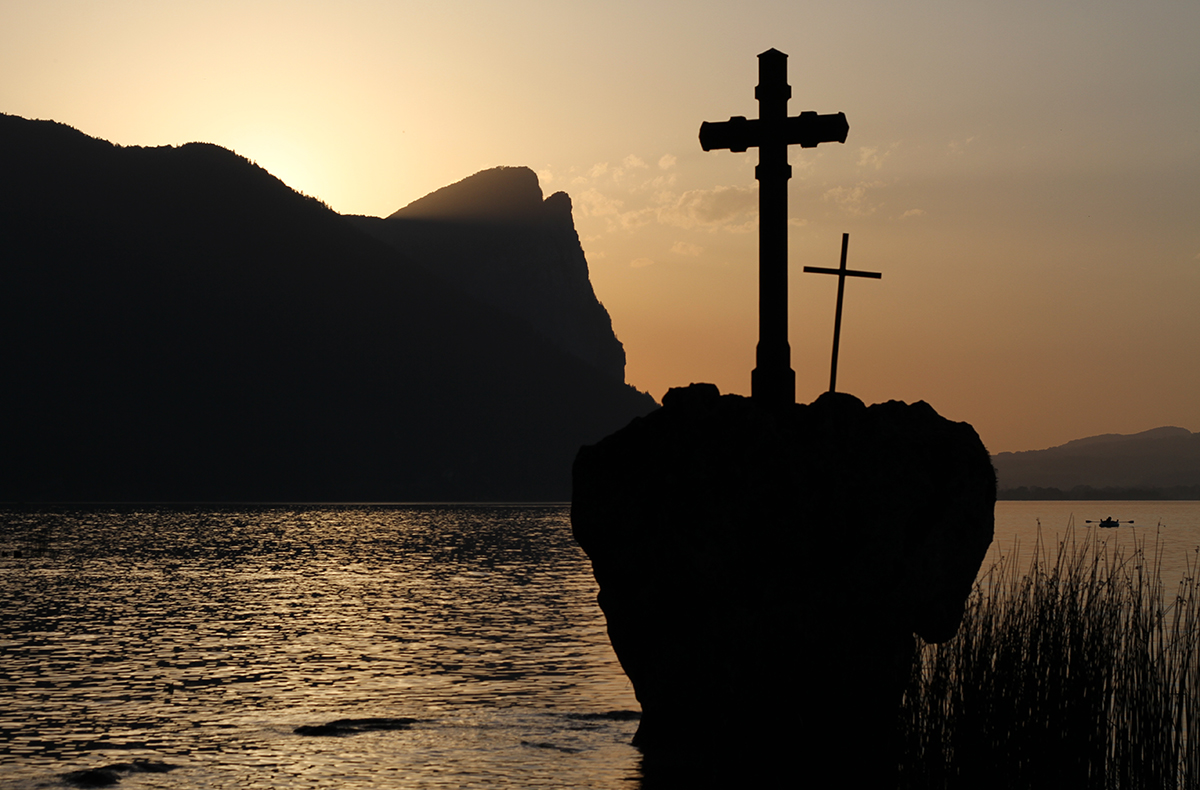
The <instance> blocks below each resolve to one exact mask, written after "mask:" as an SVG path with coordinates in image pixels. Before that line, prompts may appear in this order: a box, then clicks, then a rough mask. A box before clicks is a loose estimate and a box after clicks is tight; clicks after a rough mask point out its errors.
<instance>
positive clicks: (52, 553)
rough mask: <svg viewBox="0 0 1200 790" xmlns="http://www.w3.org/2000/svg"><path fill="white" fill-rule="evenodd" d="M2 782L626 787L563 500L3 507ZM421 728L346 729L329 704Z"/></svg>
mask: <svg viewBox="0 0 1200 790" xmlns="http://www.w3.org/2000/svg"><path fill="white" fill-rule="evenodd" d="M0 517H2V518H3V520H4V524H5V530H4V532H3V535H2V536H0V542H3V541H5V540H7V541H9V542H10V543H11V544H12V545H14V546H15V545H25V544H27V543H30V542H31V541H34V540H35V539H37V540H41V541H42V544H41V545H43V546H46V547H47V548H46V550H45V551H43V552H38V553H32V552H25V553H23V554H22V555H21V556H19V557H13V556H11V554H12V552H9V553H8V555H7V556H4V557H2V558H0V607H2V609H3V611H4V612H5V615H4V628H3V632H2V634H0V650H2V653H0V691H3V696H4V698H5V704H4V705H3V706H0V776H4V778H5V780H6V781H7V782H10V783H14V784H20V783H21V782H26V783H28V784H29V786H34V784H36V783H38V782H42V781H46V780H47V779H48V778H51V777H53V776H55V775H61V774H62V773H64V772H67V771H72V770H79V769H85V768H94V767H97V766H103V765H108V764H113V763H120V762H126V763H128V762H130V761H133V760H137V759H142V760H155V761H161V762H166V763H170V764H173V765H178V766H181V767H180V768H179V769H177V770H174V771H171V772H170V773H163V774H144V775H142V774H139V775H138V776H137V781H138V783H139V785H140V786H156V787H234V786H237V787H283V786H287V787H302V786H311V787H326V786H334V785H336V786H338V787H346V788H354V787H373V786H377V784H379V783H384V784H390V785H392V786H400V785H401V784H402V785H403V786H406V787H471V786H478V787H485V786H486V787H518V786H519V787H539V786H543V787H565V786H588V787H610V786H612V787H615V786H622V787H628V786H629V780H631V779H634V780H636V778H637V756H636V752H635V751H634V750H633V749H632V747H630V746H628V743H629V739H630V737H631V736H632V733H633V730H634V729H635V728H636V724H637V722H636V721H633V720H629V719H628V717H621V716H617V717H604V716H596V715H595V714H604V713H606V712H609V711H619V710H636V709H637V703H636V701H635V700H634V698H633V693H632V689H631V687H630V685H629V683H628V681H627V680H626V678H625V676H624V674H623V673H622V672H621V670H620V667H619V665H618V664H617V662H616V659H615V657H614V656H613V654H612V650H611V648H610V646H609V644H608V639H607V636H606V633H605V628H604V620H603V616H602V614H601V613H600V611H599V609H598V607H597V606H596V604H595V591H596V588H595V582H594V581H593V579H592V576H591V572H590V568H589V566H588V563H587V560H586V557H584V555H583V554H582V552H581V551H580V550H579V549H578V547H577V546H575V544H574V542H573V541H572V540H571V536H570V526H569V521H568V511H567V508H565V507H549V506H546V507H432V506H431V507H405V508H383V507H360V508H350V507H344V508H312V509H289V508H262V509H241V510H234V509H229V510H211V509H210V510H184V509H165V508H164V509H143V510H104V511H87V510H54V511H40V512H22V511H8V512H5V513H3V514H0ZM371 717H377V718H396V717H407V718H412V719H416V720H417V721H416V722H415V723H414V724H413V725H412V726H411V727H410V728H409V729H402V730H386V731H378V732H362V733H359V734H355V735H352V736H346V737H305V736H302V735H297V734H295V733H294V732H293V730H294V729H295V728H296V727H297V726H299V725H311V724H319V723H323V722H327V721H331V720H334V719H341V718H371Z"/></svg>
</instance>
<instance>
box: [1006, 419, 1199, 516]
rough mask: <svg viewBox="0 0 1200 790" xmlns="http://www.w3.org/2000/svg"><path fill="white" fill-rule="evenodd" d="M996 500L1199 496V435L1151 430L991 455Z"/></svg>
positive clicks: (1181, 430)
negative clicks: (994, 475)
mask: <svg viewBox="0 0 1200 790" xmlns="http://www.w3.org/2000/svg"><path fill="white" fill-rule="evenodd" d="M992 463H993V464H994V465H995V467H996V475H997V478H998V482H999V488H1000V497H1001V498H1002V499H1004V498H1007V499H1200V433H1192V432H1191V431H1189V430H1187V429H1185V428H1171V427H1166V428H1155V429H1153V430H1149V431H1143V432H1141V433H1135V434H1104V435H1102V436H1091V437H1088V438H1086V439H1076V440H1075V441H1071V442H1067V443H1066V444H1063V445H1060V446H1058V447H1051V448H1050V449H1048V450H1030V451H1027V452H1019V453H998V454H996V455H994V456H992Z"/></svg>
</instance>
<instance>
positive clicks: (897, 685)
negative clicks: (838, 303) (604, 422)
mask: <svg viewBox="0 0 1200 790" xmlns="http://www.w3.org/2000/svg"><path fill="white" fill-rule="evenodd" d="M995 494H996V489H995V475H994V472H993V470H992V466H991V463H990V462H989V459H988V454H987V450H986V449H985V448H984V446H983V444H982V443H981V442H980V440H979V438H978V436H977V435H976V433H975V431H974V430H973V429H972V428H971V426H969V425H967V424H965V423H954V422H950V421H948V420H946V419H944V418H942V417H941V416H939V415H938V414H937V413H936V412H935V411H934V410H933V409H932V408H931V407H930V406H928V405H927V404H925V403H923V402H921V403H915V404H911V405H908V404H904V403H900V402H896V401H891V402H888V403H883V404H877V405H874V406H871V407H869V408H868V407H866V406H865V405H863V403H862V402H861V401H859V400H858V399H857V398H854V397H853V396H850V395H845V394H834V393H830V394H826V395H822V396H821V397H820V398H818V399H817V401H816V402H814V403H812V404H810V405H800V404H797V405H795V406H793V407H791V408H790V409H788V410H786V412H780V413H772V412H769V411H765V410H762V409H760V408H757V407H756V405H755V404H754V402H753V401H751V400H750V399H747V398H743V397H739V396H735V395H725V396H721V395H719V393H718V392H717V389H716V387H714V386H712V385H711V384H708V385H703V384H700V385H697V384H693V385H692V386H690V387H687V388H681V389H673V390H671V391H670V392H668V393H667V395H666V396H665V397H664V398H663V408H662V409H660V410H658V411H656V412H654V413H652V414H650V415H648V416H646V417H643V418H639V419H637V420H634V421H633V423H631V424H630V425H629V426H628V427H626V428H624V429H622V430H620V431H618V432H617V433H615V434H613V435H611V436H609V437H608V438H606V439H604V440H603V441H601V442H600V443H598V444H596V445H594V446H590V447H584V448H583V449H581V450H580V452H579V455H578V456H577V458H576V461H575V467H574V495H573V502H572V513H571V518H572V523H573V527H574V532H575V536H576V539H577V540H578V542H579V543H580V545H581V546H582V547H583V548H584V550H585V551H586V552H587V554H588V556H589V557H590V558H591V560H592V565H593V569H594V572H595V575H596V579H597V581H598V582H599V585H600V594H599V602H600V606H601V608H602V609H603V610H604V613H605V616H606V618H607V620H608V631H609V635H610V637H611V639H612V644H613V647H614V649H615V651H616V653H617V656H618V658H619V659H620V661H621V665H622V666H623V667H624V669H625V671H626V673H627V674H628V675H629V678H630V680H631V681H632V683H633V686H634V689H635V691H636V693H637V696H638V699H639V701H640V702H641V704H642V712H643V715H642V720H641V724H640V726H639V729H638V732H637V736H636V739H635V741H634V743H635V744H636V745H638V746H640V747H641V748H642V750H643V752H644V754H645V755H646V757H647V759H648V760H651V761H653V760H668V761H669V760H671V759H673V758H674V757H678V756H680V755H684V756H685V759H684V761H683V762H684V763H687V762H689V761H693V762H694V760H693V758H696V757H698V756H700V755H703V758H702V763H703V764H704V765H708V766H711V765H713V763H714V761H717V760H720V759H721V758H722V756H724V757H727V758H728V760H729V761H732V762H733V763H734V764H735V765H734V768H735V773H737V772H740V770H741V769H742V768H766V769H770V770H771V771H772V773H778V772H779V771H786V770H788V766H792V767H793V768H796V767H800V768H799V770H803V771H807V772H811V771H815V770H817V769H816V768H815V766H817V765H833V766H834V770H835V771H836V775H837V776H839V777H840V778H843V779H849V778H850V777H854V779H855V782H854V783H855V784H856V785H860V786H864V787H875V786H881V785H877V784H873V783H872V781H871V780H868V781H865V782H860V781H858V780H859V779H864V778H867V777H870V776H871V775H872V774H874V776H875V779H879V777H886V776H887V775H888V773H889V771H891V770H894V766H895V762H894V760H893V759H892V757H893V755H892V754H891V752H890V748H891V747H890V746H889V743H890V738H891V736H892V733H893V731H894V729H895V719H896V713H897V710H898V704H899V701H900V694H901V691H902V688H903V682H904V680H905V678H906V675H907V672H908V671H909V667H910V666H911V657H912V649H913V639H912V635H913V633H914V632H915V633H917V634H919V635H920V636H922V637H923V638H924V639H926V640H928V641H934V642H937V641H943V640H945V639H947V638H949V637H950V636H952V635H953V634H954V633H955V631H956V629H957V627H958V624H959V621H960V619H961V617H962V611H963V604H964V602H965V600H966V597H967V595H968V593H969V591H970V588H971V586H972V582H973V580H974V577H975V575H976V573H977V571H978V568H979V565H980V563H981V561H982V559H983V557H984V554H985V553H986V550H987V548H988V545H989V544H990V542H991V539H992V524H993V515H992V511H993V506H994V503H995ZM689 755H690V757H688V756H689ZM847 761H848V762H847ZM801 766H803V767H801ZM726 767H728V766H726ZM846 771H849V772H850V773H846ZM814 777H815V774H814ZM881 781H886V778H884V779H882V780H881Z"/></svg>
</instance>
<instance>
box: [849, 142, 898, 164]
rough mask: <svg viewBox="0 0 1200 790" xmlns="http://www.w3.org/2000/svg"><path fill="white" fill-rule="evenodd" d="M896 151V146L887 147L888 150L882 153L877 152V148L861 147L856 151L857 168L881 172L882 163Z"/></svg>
mask: <svg viewBox="0 0 1200 790" xmlns="http://www.w3.org/2000/svg"><path fill="white" fill-rule="evenodd" d="M895 149H896V145H895V144H892V145H890V146H888V149H887V150H886V151H884V152H882V153H880V151H879V146H874V147H867V146H863V147H862V148H859V149H858V166H859V167H866V168H871V169H873V170H881V169H882V168H883V162H884V160H885V159H887V158H888V157H889V156H891V155H892V151H894V150H895Z"/></svg>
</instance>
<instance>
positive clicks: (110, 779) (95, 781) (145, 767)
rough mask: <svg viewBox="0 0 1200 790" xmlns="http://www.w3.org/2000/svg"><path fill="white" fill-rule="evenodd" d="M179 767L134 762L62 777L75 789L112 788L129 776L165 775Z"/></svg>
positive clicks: (148, 761) (148, 762) (149, 761)
mask: <svg viewBox="0 0 1200 790" xmlns="http://www.w3.org/2000/svg"><path fill="white" fill-rule="evenodd" d="M178 767H179V766H178V765H171V764H170V763H159V762H154V761H152V760H134V761H133V762H131V763H113V764H112V765H106V766H104V767H103V768H88V769H86V770H83V771H71V772H70V773H65V774H63V775H62V780H63V781H64V782H66V783H67V784H69V785H74V786H75V787H112V786H113V785H115V784H117V783H118V782H120V781H121V779H122V778H123V777H125V776H128V775H129V774H165V773H167V772H168V771H174V770H175V769H176V768H178Z"/></svg>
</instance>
